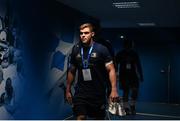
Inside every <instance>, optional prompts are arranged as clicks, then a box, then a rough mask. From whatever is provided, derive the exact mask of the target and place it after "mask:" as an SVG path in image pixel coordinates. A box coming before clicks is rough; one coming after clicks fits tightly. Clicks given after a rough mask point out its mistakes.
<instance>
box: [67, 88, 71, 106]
mask: <svg viewBox="0 0 180 121" xmlns="http://www.w3.org/2000/svg"><path fill="white" fill-rule="evenodd" d="M66 100H67V101H68V103H69V104H70V105H71V104H72V94H71V92H70V91H66Z"/></svg>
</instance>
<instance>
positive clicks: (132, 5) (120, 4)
mask: <svg viewBox="0 0 180 121" xmlns="http://www.w3.org/2000/svg"><path fill="white" fill-rule="evenodd" d="M112 5H113V6H114V7H116V8H140V5H139V2H113V3H112Z"/></svg>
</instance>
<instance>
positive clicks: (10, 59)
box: [0, 0, 24, 119]
mask: <svg viewBox="0 0 180 121" xmlns="http://www.w3.org/2000/svg"><path fill="white" fill-rule="evenodd" d="M0 8H1V9H0V119H14V115H15V114H16V112H17V111H18V105H19V104H18V102H19V100H21V92H22V87H21V85H22V83H23V78H24V73H23V53H22V49H23V43H22V38H21V28H20V26H19V24H18V20H17V18H16V16H15V14H14V13H13V11H12V8H11V4H10V1H9V0H7V1H6V0H1V1H0Z"/></svg>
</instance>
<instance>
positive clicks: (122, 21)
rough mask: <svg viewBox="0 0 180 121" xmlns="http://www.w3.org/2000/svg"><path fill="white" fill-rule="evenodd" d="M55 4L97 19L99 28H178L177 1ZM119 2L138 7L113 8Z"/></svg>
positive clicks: (66, 1)
mask: <svg viewBox="0 0 180 121" xmlns="http://www.w3.org/2000/svg"><path fill="white" fill-rule="evenodd" d="M57 1H59V2H61V3H63V4H65V5H68V6H69V7H72V8H74V9H77V10H79V11H81V12H84V13H86V14H87V15H90V16H93V17H95V18H97V19H99V20H100V22H101V26H102V27H107V28H119V27H139V26H143V27H180V0H57ZM119 2H124V3H127V2H130V3H133V2H134V3H137V4H138V5H137V6H138V7H137V6H136V8H135V7H134V8H117V7H115V4H121V5H122V4H123V3H119ZM123 5H124V4H123ZM122 7H123V6H122Z"/></svg>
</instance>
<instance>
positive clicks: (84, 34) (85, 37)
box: [80, 27, 94, 44]
mask: <svg viewBox="0 0 180 121" xmlns="http://www.w3.org/2000/svg"><path fill="white" fill-rule="evenodd" d="M93 36H94V32H92V31H91V30H90V28H89V27H85V28H83V29H81V30H80V39H81V42H82V43H83V44H89V43H90V42H91V40H92V37H93Z"/></svg>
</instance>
